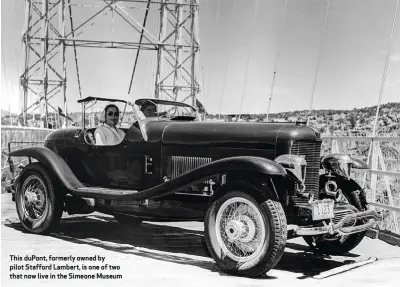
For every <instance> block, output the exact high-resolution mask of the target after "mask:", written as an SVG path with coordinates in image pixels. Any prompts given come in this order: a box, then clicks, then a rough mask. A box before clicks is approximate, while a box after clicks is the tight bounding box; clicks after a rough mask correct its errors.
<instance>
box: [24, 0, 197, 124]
mask: <svg viewBox="0 0 400 287" xmlns="http://www.w3.org/2000/svg"><path fill="white" fill-rule="evenodd" d="M88 7H89V8H92V9H94V12H93V11H92V12H91V13H88V15H87V16H85V17H86V19H84V20H83V21H82V19H80V20H81V21H79V23H78V21H76V19H75V14H78V13H77V12H78V10H81V11H84V9H86V10H87V8H88ZM86 10H85V11H86ZM81 11H79V12H81ZM132 11H133V12H132ZM138 11H139V12H138ZM198 12H199V0H157V1H146V0H25V27H24V31H23V37H22V38H23V67H24V70H23V73H22V75H21V78H20V83H21V89H22V99H23V113H22V114H23V118H24V124H26V114H27V113H28V112H30V111H32V110H34V109H36V108H38V107H39V106H40V104H42V105H43V106H44V109H45V117H46V118H45V123H47V122H48V112H49V109H52V110H54V111H55V112H58V110H57V109H56V108H55V106H54V105H52V104H51V102H52V99H55V98H57V97H58V98H59V97H61V98H62V100H63V103H64V111H65V113H66V112H67V94H66V89H67V86H68V85H67V72H66V71H67V69H66V65H67V61H66V50H67V49H69V48H73V52H74V56H75V63H68V64H72V65H74V66H76V72H77V79H78V86H79V92H80V96H81V97H82V93H81V83H80V77H79V66H78V59H79V58H78V57H77V49H78V48H80V47H86V48H112V49H134V50H137V52H136V60H135V62H134V63H132V65H133V66H134V68H133V72H132V78H133V77H134V75H135V72H136V65H137V64H138V58H139V56H140V51H152V52H153V53H154V58H155V59H156V61H155V63H156V67H154V79H153V80H154V81H153V82H154V87H153V89H154V93H153V96H154V97H155V98H160V99H166V100H176V101H181V102H186V103H189V104H192V105H195V104H196V95H197V94H198V93H199V89H200V88H199V82H198V80H197V78H198V75H197V74H198V54H199V40H198V39H199V37H198V36H199V33H198ZM151 13H153V15H156V17H158V20H157V22H156V24H154V23H153V27H152V29H151V28H149V27H148V26H149V23H148V18H149V15H150V14H151ZM79 14H80V15H82V13H79ZM105 14H111V15H112V17H111V21H112V27H113V29H114V20H115V19H116V18H119V19H120V20H121V21H123V22H124V23H126V24H127V25H129V27H130V28H131V29H130V30H131V32H129V33H132V34H130V35H131V36H132V37H130V38H132V40H127V41H115V40H114V39H109V40H104V39H95V38H93V37H92V36H91V35H90V27H91V26H93V25H94V24H95V23H96V21H100V20H101V19H100V18H101V16H103V15H105ZM102 20H103V21H104V17H103V18H102ZM77 23H78V24H77ZM155 26H157V27H155ZM86 30H87V31H86ZM113 35H114V30H113ZM128 84H129V83H127V86H129V91H130V90H131V85H132V80H131V82H130V84H129V85H128ZM85 96H90V95H85ZM31 97H34V99H35V100H36V101H35V102H34V104H32V105H30V106H28V98H29V99H32V98H31Z"/></svg>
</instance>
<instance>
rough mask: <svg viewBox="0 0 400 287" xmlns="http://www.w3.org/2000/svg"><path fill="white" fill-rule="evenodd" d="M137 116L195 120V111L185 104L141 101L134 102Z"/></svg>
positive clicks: (149, 100)
mask: <svg viewBox="0 0 400 287" xmlns="http://www.w3.org/2000/svg"><path fill="white" fill-rule="evenodd" d="M136 105H137V107H138V113H139V116H141V115H140V114H142V116H143V118H157V117H163V118H169V119H191V120H194V119H197V117H198V115H197V111H196V110H195V109H194V108H193V107H191V106H189V105H186V104H182V103H178V102H168V101H160V100H151V99H143V100H138V101H136Z"/></svg>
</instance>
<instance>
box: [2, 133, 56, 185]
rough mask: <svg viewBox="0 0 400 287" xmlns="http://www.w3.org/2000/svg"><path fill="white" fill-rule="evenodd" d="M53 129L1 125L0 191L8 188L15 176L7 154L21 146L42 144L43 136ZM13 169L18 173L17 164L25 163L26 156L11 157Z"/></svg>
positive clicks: (26, 160)
mask: <svg viewBox="0 0 400 287" xmlns="http://www.w3.org/2000/svg"><path fill="white" fill-rule="evenodd" d="M51 131H53V130H51V129H41V128H33V127H15V126H2V127H1V183H2V191H3V190H8V189H9V186H10V183H11V180H12V179H13V177H14V176H15V174H14V175H13V174H12V173H11V172H10V166H9V163H8V156H7V154H8V153H9V151H10V150H11V151H14V150H17V149H21V148H27V147H31V146H37V145H43V143H44V139H45V137H46V136H47V135H48V134H49V133H50V132H51ZM12 161H13V164H14V167H15V171H16V173H18V171H19V169H18V166H19V165H21V164H22V165H25V164H26V163H27V162H28V158H13V159H12Z"/></svg>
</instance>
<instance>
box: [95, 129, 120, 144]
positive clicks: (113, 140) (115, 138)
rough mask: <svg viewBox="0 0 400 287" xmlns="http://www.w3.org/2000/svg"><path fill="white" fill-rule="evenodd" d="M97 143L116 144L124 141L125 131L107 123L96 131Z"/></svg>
mask: <svg viewBox="0 0 400 287" xmlns="http://www.w3.org/2000/svg"><path fill="white" fill-rule="evenodd" d="M94 137H95V139H96V145H116V144H119V143H120V142H122V141H123V139H124V137H125V133H124V132H123V131H122V130H120V129H117V128H112V127H110V126H109V125H107V124H104V125H102V126H99V127H98V128H97V129H96V131H95V132H94Z"/></svg>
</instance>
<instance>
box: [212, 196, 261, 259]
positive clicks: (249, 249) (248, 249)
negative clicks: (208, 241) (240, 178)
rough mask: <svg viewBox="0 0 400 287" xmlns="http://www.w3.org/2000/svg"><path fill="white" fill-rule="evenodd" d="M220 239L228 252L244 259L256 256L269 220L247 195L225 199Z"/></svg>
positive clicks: (219, 217)
mask: <svg viewBox="0 0 400 287" xmlns="http://www.w3.org/2000/svg"><path fill="white" fill-rule="evenodd" d="M215 228H216V234H217V240H218V242H219V244H220V245H221V248H222V249H223V251H224V252H225V254H226V255H227V256H228V257H230V258H231V259H233V260H235V261H238V262H243V261H249V260H252V259H254V257H256V256H257V255H258V254H259V253H260V250H261V247H262V243H263V242H264V240H265V234H266V230H265V223H264V220H263V218H262V215H261V213H260V211H259V210H258V209H257V208H256V207H255V205H254V204H253V203H252V202H250V201H249V200H247V199H245V198H240V197H234V198H231V199H229V200H227V201H225V202H224V204H223V205H222V206H221V207H220V209H219V211H218V214H217V219H216V227H215Z"/></svg>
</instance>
